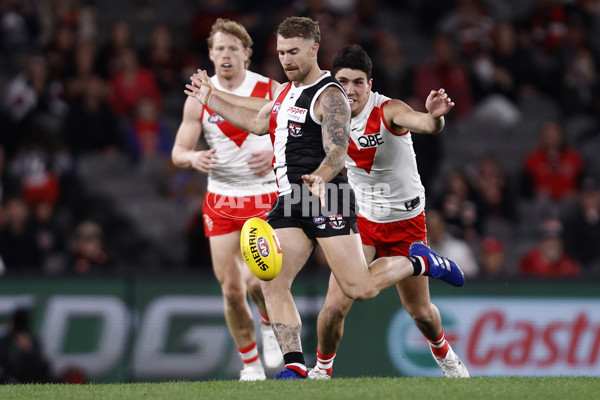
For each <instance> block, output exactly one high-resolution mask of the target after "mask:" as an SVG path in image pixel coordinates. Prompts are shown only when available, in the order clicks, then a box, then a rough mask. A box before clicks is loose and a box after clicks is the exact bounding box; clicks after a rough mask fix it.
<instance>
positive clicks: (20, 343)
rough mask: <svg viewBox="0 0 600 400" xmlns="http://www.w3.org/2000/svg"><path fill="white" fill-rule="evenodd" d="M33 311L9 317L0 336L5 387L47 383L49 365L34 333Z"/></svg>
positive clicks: (0, 379)
mask: <svg viewBox="0 0 600 400" xmlns="http://www.w3.org/2000/svg"><path fill="white" fill-rule="evenodd" d="M30 318H31V316H30V312H29V310H28V309H25V308H19V309H17V310H16V311H14V312H13V313H12V314H10V316H9V317H8V319H7V321H6V332H5V333H4V334H3V335H2V336H1V337H0V382H1V383H3V384H18V383H47V382H49V381H50V366H49V364H48V361H47V360H46V358H45V357H44V355H43V354H42V349H41V345H40V342H39V340H38V338H37V337H36V336H35V335H34V334H33V333H32V330H31V322H30Z"/></svg>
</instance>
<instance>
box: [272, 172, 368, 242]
mask: <svg viewBox="0 0 600 400" xmlns="http://www.w3.org/2000/svg"><path fill="white" fill-rule="evenodd" d="M303 186H305V188H303V189H302V190H297V191H296V192H295V193H292V194H287V195H284V196H279V197H278V198H277V200H276V201H275V204H274V205H273V208H272V209H271V212H270V213H269V216H268V217H267V222H268V223H269V224H270V225H271V226H272V227H273V228H274V229H278V228H300V229H302V230H303V231H304V233H305V234H306V236H307V237H309V238H310V239H314V238H320V237H331V236H340V235H348V234H350V233H351V232H354V233H358V227H357V226H356V221H357V216H356V211H355V210H356V201H355V197H354V191H353V190H352V188H350V185H349V184H348V183H346V182H342V183H338V184H329V185H328V186H327V188H328V190H327V195H326V196H325V199H326V203H327V206H326V207H322V206H321V202H320V200H319V198H318V197H317V196H315V195H313V194H312V193H310V192H308V190H307V189H308V186H306V185H303Z"/></svg>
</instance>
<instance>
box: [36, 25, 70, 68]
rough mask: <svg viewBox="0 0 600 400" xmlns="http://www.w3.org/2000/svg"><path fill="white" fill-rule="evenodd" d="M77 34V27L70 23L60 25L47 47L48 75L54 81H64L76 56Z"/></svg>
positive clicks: (45, 51)
mask: <svg viewBox="0 0 600 400" xmlns="http://www.w3.org/2000/svg"><path fill="white" fill-rule="evenodd" d="M76 43H77V32H76V30H75V27H74V26H73V25H71V24H68V23H62V24H60V25H58V26H57V27H56V28H55V30H54V34H53V36H52V39H51V40H50V43H49V44H48V46H46V48H45V50H44V53H45V58H46V61H47V62H48V74H49V76H50V77H51V78H53V79H63V78H64V77H65V74H66V72H67V68H68V67H69V64H70V63H71V61H72V60H73V55H74V54H75V45H76Z"/></svg>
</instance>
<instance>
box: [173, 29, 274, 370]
mask: <svg viewBox="0 0 600 400" xmlns="http://www.w3.org/2000/svg"><path fill="white" fill-rule="evenodd" d="M208 47H209V57H210V59H211V61H212V62H213V65H214V68H215V75H214V76H213V77H211V81H212V83H213V85H214V86H215V87H216V88H218V89H219V90H221V91H223V92H224V93H232V94H235V95H239V96H246V97H252V102H251V104H255V107H256V108H257V109H259V108H260V107H262V105H264V104H265V103H267V102H268V100H270V99H271V98H272V97H273V93H274V92H275V91H276V90H277V88H278V87H279V84H278V83H277V82H275V81H273V80H272V79H269V78H267V77H264V76H262V75H259V74H256V73H254V72H251V71H249V70H248V69H247V68H248V66H249V64H250V56H251V54H252V39H251V38H250V35H248V32H247V31H246V29H245V28H244V27H243V26H242V25H240V24H239V23H237V22H233V21H230V20H226V19H218V20H217V21H216V22H215V24H214V25H213V26H212V30H211V34H210V37H209V38H208ZM202 134H204V137H205V139H206V142H207V143H208V145H209V147H210V149H208V150H197V148H198V140H199V139H200V135H202ZM172 159H173V162H174V163H175V165H177V166H178V167H181V168H194V169H196V170H198V171H201V172H204V173H208V187H207V193H206V197H205V200H204V204H203V208H202V212H203V219H204V230H205V232H206V236H208V238H209V242H210V249H211V257H212V264H213V270H214V273H215V276H216V278H217V280H218V281H219V284H220V285H221V289H222V292H223V297H224V300H225V319H226V321H227V326H228V327H229V331H230V332H231V335H232V337H233V340H234V341H235V343H236V345H237V347H238V351H239V354H240V357H241V359H242V362H243V365H244V367H243V369H242V371H241V372H240V380H241V381H256V380H264V379H266V377H265V373H264V368H263V365H262V363H261V360H260V357H259V354H258V350H257V344H256V338H255V335H254V323H253V320H252V314H251V311H250V306H249V304H248V300H247V298H246V293H248V295H249V296H250V298H251V299H252V301H253V302H254V303H255V304H256V305H257V306H258V309H259V310H260V314H261V320H262V321H261V333H262V340H263V358H264V361H265V364H266V365H267V366H268V367H270V368H274V367H277V366H278V365H280V364H281V362H282V361H283V358H282V354H281V350H280V349H279V345H278V344H277V339H276V338H275V335H274V333H273V330H272V329H271V326H270V321H269V319H268V316H267V310H266V307H265V301H264V298H263V295H262V291H261V289H260V283H259V281H258V279H257V278H256V277H255V276H254V275H253V274H252V273H251V272H250V270H249V269H248V268H246V266H245V265H244V262H243V261H242V257H241V254H240V248H239V245H240V231H241V228H242V225H243V224H244V222H245V221H246V220H247V219H248V218H251V217H260V218H263V219H264V218H265V217H266V215H267V213H268V212H269V210H270V209H271V205H272V203H273V201H274V200H275V199H276V197H277V184H276V182H275V175H274V173H273V169H272V167H271V162H272V159H273V147H272V145H271V141H270V140H269V138H268V137H260V136H257V135H254V134H251V133H248V132H246V131H243V130H241V129H239V128H236V127H234V126H233V125H231V124H229V123H228V122H227V121H225V120H223V118H221V117H220V116H219V115H217V114H216V113H214V112H213V111H212V110H211V109H210V108H208V107H206V106H203V105H201V104H199V103H198V102H197V101H195V100H194V99H192V98H187V100H186V102H185V105H184V109H183V120H182V122H181V125H180V127H179V130H178V132H177V137H176V139H175V144H174V146H173V151H172Z"/></svg>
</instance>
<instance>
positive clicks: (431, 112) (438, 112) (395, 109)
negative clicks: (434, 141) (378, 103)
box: [383, 89, 454, 134]
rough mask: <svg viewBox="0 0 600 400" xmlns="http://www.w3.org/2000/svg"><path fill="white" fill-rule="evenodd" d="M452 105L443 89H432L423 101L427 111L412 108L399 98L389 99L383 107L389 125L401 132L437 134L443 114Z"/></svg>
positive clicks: (442, 120)
mask: <svg viewBox="0 0 600 400" xmlns="http://www.w3.org/2000/svg"><path fill="white" fill-rule="evenodd" d="M452 107H454V103H453V102H452V99H451V98H450V97H449V96H448V94H447V93H446V91H445V90H444V89H440V90H432V91H431V92H430V93H429V96H427V100H426V101H425V108H426V109H427V111H428V112H427V113H423V112H419V111H415V110H413V109H412V108H411V107H410V106H409V105H408V104H406V103H404V102H403V101H400V100H391V101H390V102H389V103H387V104H386V105H385V107H384V109H383V114H384V117H385V119H386V121H387V122H388V124H390V126H391V127H392V128H393V129H394V130H395V131H397V132H398V133H401V132H403V131H405V130H406V129H408V130H410V131H411V132H414V133H426V134H437V133H440V132H441V130H442V129H443V128H444V125H445V120H444V116H445V115H446V114H448V112H449V111H450V110H451V109H452Z"/></svg>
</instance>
